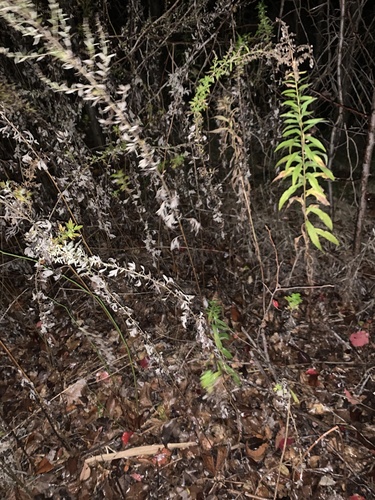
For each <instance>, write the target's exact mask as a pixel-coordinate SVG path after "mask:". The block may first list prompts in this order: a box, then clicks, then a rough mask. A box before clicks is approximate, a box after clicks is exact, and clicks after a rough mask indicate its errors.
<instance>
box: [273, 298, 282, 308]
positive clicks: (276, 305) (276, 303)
mask: <svg viewBox="0 0 375 500" xmlns="http://www.w3.org/2000/svg"><path fill="white" fill-rule="evenodd" d="M272 304H273V307H275V308H276V309H280V307H279V302H278V301H277V300H276V299H273V300H272Z"/></svg>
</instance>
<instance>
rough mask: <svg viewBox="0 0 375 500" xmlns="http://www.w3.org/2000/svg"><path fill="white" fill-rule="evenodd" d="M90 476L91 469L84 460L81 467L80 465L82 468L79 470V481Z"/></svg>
mask: <svg viewBox="0 0 375 500" xmlns="http://www.w3.org/2000/svg"><path fill="white" fill-rule="evenodd" d="M90 476H91V469H90V467H89V466H88V465H87V463H86V462H85V463H84V464H83V467H82V470H81V474H80V476H79V479H80V480H81V481H87V480H88V478H89V477H90Z"/></svg>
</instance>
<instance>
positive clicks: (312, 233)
mask: <svg viewBox="0 0 375 500" xmlns="http://www.w3.org/2000/svg"><path fill="white" fill-rule="evenodd" d="M305 225H306V230H307V234H308V235H309V238H310V240H311V242H312V243H313V245H315V246H316V247H317V248H319V250H321V251H323V249H322V245H321V244H320V241H319V237H318V235H317V233H316V229H315V227H314V226H313V225H312V224H311V222H310V221H309V220H308V219H306V224H305Z"/></svg>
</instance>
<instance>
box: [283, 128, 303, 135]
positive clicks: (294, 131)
mask: <svg viewBox="0 0 375 500" xmlns="http://www.w3.org/2000/svg"><path fill="white" fill-rule="evenodd" d="M292 134H293V135H294V136H296V135H298V136H301V134H302V132H301V129H299V128H295V127H293V128H292V127H285V129H284V131H283V137H289V136H290V135H292Z"/></svg>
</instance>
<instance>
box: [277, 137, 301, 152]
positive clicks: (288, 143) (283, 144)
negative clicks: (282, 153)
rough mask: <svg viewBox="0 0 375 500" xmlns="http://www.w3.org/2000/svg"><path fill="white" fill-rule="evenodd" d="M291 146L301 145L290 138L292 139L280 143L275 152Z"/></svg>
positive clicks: (296, 140)
mask: <svg viewBox="0 0 375 500" xmlns="http://www.w3.org/2000/svg"><path fill="white" fill-rule="evenodd" d="M293 146H295V147H298V146H299V147H301V143H300V141H298V139H297V138H292V139H288V140H287V141H283V142H280V144H279V145H278V146H277V148H276V149H275V152H276V151H279V149H283V148H292V147H293Z"/></svg>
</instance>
